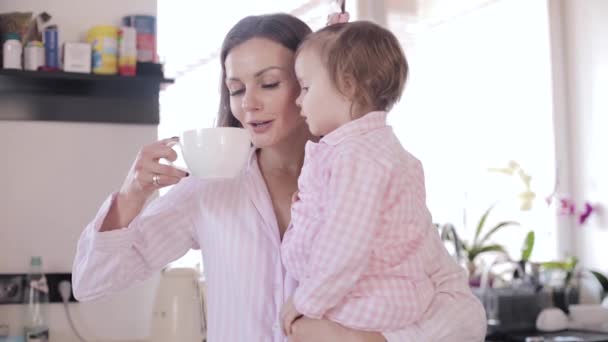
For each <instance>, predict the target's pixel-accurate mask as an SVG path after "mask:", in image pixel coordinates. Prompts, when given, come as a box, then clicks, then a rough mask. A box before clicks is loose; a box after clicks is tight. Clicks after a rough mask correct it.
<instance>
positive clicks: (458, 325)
mask: <svg viewBox="0 0 608 342" xmlns="http://www.w3.org/2000/svg"><path fill="white" fill-rule="evenodd" d="M115 196H116V195H115V194H113V195H111V196H109V198H108V199H107V200H106V201H105V202H104V203H103V205H102V206H101V208H100V209H99V211H98V213H97V215H96V216H95V218H94V219H93V220H92V221H91V222H90V223H89V224H88V226H87V227H86V228H85V229H84V231H83V232H82V235H81V237H80V240H79V242H78V246H77V250H76V257H75V260H74V266H73V271H72V272H73V274H72V280H73V285H74V294H75V296H76V297H77V298H78V299H79V300H83V301H84V300H92V299H96V298H100V297H103V296H106V295H110V294H113V293H116V292H118V291H120V290H121V289H124V288H126V287H129V286H131V285H133V284H134V283H136V282H137V281H140V280H142V279H146V278H148V277H149V276H151V275H152V274H155V273H157V272H159V271H160V270H161V269H162V268H163V267H164V266H166V265H167V264H168V263H170V262H171V261H174V260H176V259H177V258H179V257H180V256H182V255H183V254H184V253H186V252H187V251H188V250H189V249H191V248H195V249H196V248H200V249H201V252H202V253H203V255H204V262H205V273H206V281H207V309H208V315H207V328H208V331H207V341H210V342H233V341H234V342H240V341H253V342H257V341H259V342H285V341H286V338H285V337H284V336H283V334H282V333H281V329H280V326H279V312H280V309H281V307H282V305H283V303H284V301H285V300H286V299H287V298H289V296H291V294H292V293H293V291H294V289H295V286H296V285H297V284H296V283H295V281H294V280H293V279H292V278H290V277H288V276H286V273H285V271H284V269H283V266H282V263H281V253H280V243H281V241H280V236H279V228H278V225H277V222H276V215H275V213H274V210H273V207H272V202H271V200H270V196H269V194H268V190H267V187H266V184H265V182H264V179H263V177H262V174H261V173H260V170H259V168H258V163H257V158H256V154H255V153H254V150H253V149H252V153H251V158H250V161H249V163H248V166H247V167H246V168H245V169H244V170H243V172H242V173H241V174H240V175H239V176H237V177H236V178H233V179H225V180H214V181H205V180H200V179H196V178H195V177H188V178H186V179H183V180H182V181H181V182H180V183H179V184H177V185H176V186H174V187H173V188H172V189H171V190H170V191H169V192H168V193H167V194H165V195H164V196H162V197H160V198H158V199H156V200H154V201H153V202H152V203H150V205H148V206H147V207H146V208H145V209H144V211H143V212H142V213H141V214H140V215H139V216H138V217H136V218H135V219H134V220H133V221H132V222H131V224H130V225H129V226H128V227H124V228H122V229H118V230H113V231H108V232H99V228H100V227H101V224H102V223H103V221H104V219H105V217H106V215H107V213H108V210H109V208H110V206H111V204H112V202H113V200H114V199H115ZM431 242H432V245H429V246H427V249H426V250H427V253H426V254H425V257H426V258H428V260H429V264H431V265H432V267H429V269H428V270H429V272H431V273H430V274H431V279H432V280H433V282H434V283H435V284H436V287H437V290H438V292H439V294H438V296H437V297H436V298H435V299H434V301H433V303H432V304H431V306H430V307H429V309H428V310H427V311H426V313H425V316H426V319H425V320H423V321H421V322H424V323H420V324H415V325H413V326H410V327H408V328H407V329H402V330H399V331H394V332H389V331H386V332H383V334H384V336H385V337H386V338H387V340H388V341H389V342H406V341H407V342H410V341H411V342H414V341H450V342H460V341H463V342H464V341H482V340H483V336H484V334H485V315H484V314H483V309H482V307H481V306H480V305H479V302H478V301H477V299H475V297H474V296H473V295H472V294H471V291H470V290H469V288H468V286H467V285H466V274H465V272H464V271H463V269H462V268H460V267H459V266H458V265H456V264H455V263H454V262H453V261H452V260H451V257H450V256H449V255H448V254H447V252H446V250H445V248H443V246H442V245H441V241H440V240H439V236H438V234H436V238H435V239H433V240H431Z"/></svg>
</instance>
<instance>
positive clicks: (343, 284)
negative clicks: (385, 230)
mask: <svg viewBox="0 0 608 342" xmlns="http://www.w3.org/2000/svg"><path fill="white" fill-rule="evenodd" d="M329 178H330V179H329V184H328V186H327V187H326V188H325V191H326V194H325V198H327V203H328V208H326V210H327V213H328V215H327V216H328V217H327V218H328V219H327V221H326V222H325V223H324V226H323V227H320V229H319V232H318V234H317V236H316V237H315V241H314V242H313V248H312V250H311V254H310V258H309V267H310V270H309V273H308V275H307V277H306V278H305V279H301V280H300V285H299V287H298V289H297V290H296V292H295V294H294V303H295V307H296V308H297V310H298V311H299V312H301V313H302V314H304V315H305V316H308V317H311V318H321V317H322V316H323V315H324V313H325V312H326V311H327V310H328V309H330V308H332V307H334V306H336V305H337V304H338V303H339V302H340V301H341V300H342V298H343V297H344V295H346V294H347V293H348V292H349V291H350V290H351V289H352V288H353V285H354V284H355V283H356V282H357V280H359V278H360V276H361V274H362V272H363V270H364V269H365V268H366V267H367V263H368V259H369V257H370V254H371V251H372V241H373V239H374V236H375V235H376V230H377V228H378V226H379V225H380V224H381V223H380V217H381V207H382V203H383V200H384V199H383V197H384V194H385V193H386V191H387V189H388V184H389V180H390V179H389V176H388V174H387V172H386V170H384V168H383V167H382V166H381V165H379V164H378V163H376V162H374V161H372V160H369V159H368V158H364V157H361V156H358V155H354V154H353V153H350V154H346V155H345V154H342V155H340V156H339V157H338V158H336V159H334V160H333V161H332V166H331V175H330V177H329Z"/></svg>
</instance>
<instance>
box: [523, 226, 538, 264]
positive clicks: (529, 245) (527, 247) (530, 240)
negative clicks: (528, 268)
mask: <svg viewBox="0 0 608 342" xmlns="http://www.w3.org/2000/svg"><path fill="white" fill-rule="evenodd" d="M534 236H535V235H534V231H533V230H531V231H529V232H528V234H527V235H526V239H525V240H524V245H523V246H522V247H521V260H523V261H528V260H529V259H530V255H532V250H533V249H534Z"/></svg>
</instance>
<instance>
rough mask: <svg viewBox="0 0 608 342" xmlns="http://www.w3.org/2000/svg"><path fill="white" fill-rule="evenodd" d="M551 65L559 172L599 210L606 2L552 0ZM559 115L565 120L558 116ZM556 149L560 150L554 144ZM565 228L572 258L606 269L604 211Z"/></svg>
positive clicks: (606, 185) (607, 193) (606, 199)
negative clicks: (561, 158) (561, 154)
mask: <svg viewBox="0 0 608 342" xmlns="http://www.w3.org/2000/svg"><path fill="white" fill-rule="evenodd" d="M550 9H551V11H550V12H551V16H552V24H553V28H552V31H553V33H554V37H553V41H554V47H555V46H559V45H561V51H555V50H554V53H555V54H556V56H555V57H556V58H555V59H554V61H555V62H556V63H557V64H559V65H561V67H562V71H558V72H557V75H556V76H557V87H558V91H557V93H556V95H560V93H561V94H562V95H565V98H563V99H559V98H558V99H557V101H558V102H557V103H556V108H557V114H558V118H557V119H558V121H559V122H561V124H562V127H561V128H562V129H560V130H561V133H562V136H561V138H562V140H561V141H558V145H559V144H561V147H562V148H563V149H564V151H565V153H566V156H567V157H566V159H567V161H566V162H567V163H568V164H569V165H570V167H571V168H570V172H569V173H568V174H563V173H562V178H563V181H564V183H565V184H566V186H565V187H564V188H563V189H562V190H563V191H565V192H569V193H570V194H571V195H572V196H573V197H574V199H575V200H576V202H577V203H578V204H579V205H580V204H582V203H583V202H584V201H586V200H589V201H592V202H593V203H595V204H596V205H597V206H598V207H599V209H600V210H601V211H605V206H606V203H608V158H606V151H605V148H606V147H608V137H607V136H606V133H605V131H606V127H608V115H607V114H606V113H608V96H606V94H605V92H606V89H608V20H606V18H608V1H605V0H567V1H565V0H558V1H553V0H550ZM560 113H562V114H563V116H561V117H559V115H560ZM558 147H559V146H558ZM567 223H568V224H569V225H570V228H569V229H568V230H565V238H564V240H565V241H564V242H563V243H562V245H566V244H569V248H567V250H569V251H570V252H572V254H573V255H577V256H579V257H580V258H581V261H582V263H583V265H585V266H587V267H591V268H597V269H600V270H602V271H604V272H606V271H608V248H606V243H607V242H608V220H607V219H606V213H605V212H603V213H601V212H600V214H599V215H594V216H592V217H591V218H590V219H589V221H588V222H587V223H586V224H585V225H583V226H578V224H577V223H576V222H575V221H574V220H570V221H569V222H567Z"/></svg>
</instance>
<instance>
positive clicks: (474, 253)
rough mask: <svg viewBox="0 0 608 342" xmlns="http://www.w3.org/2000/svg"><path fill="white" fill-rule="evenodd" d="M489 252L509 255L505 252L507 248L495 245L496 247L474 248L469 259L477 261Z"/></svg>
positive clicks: (469, 254)
mask: <svg viewBox="0 0 608 342" xmlns="http://www.w3.org/2000/svg"><path fill="white" fill-rule="evenodd" d="M487 252H501V253H507V251H506V250H505V248H504V247H503V246H502V245H499V244H494V245H487V246H484V247H473V248H471V250H470V251H469V253H468V258H469V260H470V261H473V260H475V258H476V257H477V256H478V255H480V254H483V253H487Z"/></svg>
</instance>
